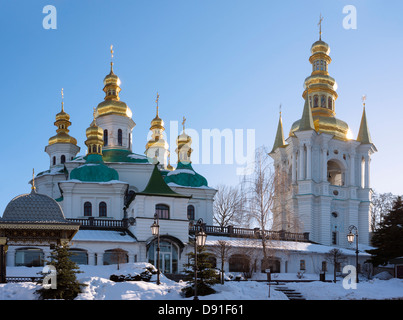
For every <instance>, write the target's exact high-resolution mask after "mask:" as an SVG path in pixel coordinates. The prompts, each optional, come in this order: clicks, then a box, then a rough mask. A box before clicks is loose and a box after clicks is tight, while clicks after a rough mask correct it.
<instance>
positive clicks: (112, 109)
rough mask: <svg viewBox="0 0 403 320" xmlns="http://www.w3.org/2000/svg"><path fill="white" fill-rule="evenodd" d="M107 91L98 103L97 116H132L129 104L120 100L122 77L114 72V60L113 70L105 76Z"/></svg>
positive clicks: (104, 89)
mask: <svg viewBox="0 0 403 320" xmlns="http://www.w3.org/2000/svg"><path fill="white" fill-rule="evenodd" d="M112 48H113V47H112V46H111V54H112V58H113V50H112ZM103 91H104V92H105V98H104V101H102V102H101V103H100V104H98V107H97V115H96V116H97V117H100V116H104V115H109V114H115V115H120V116H125V117H128V118H131V117H132V115H133V114H132V111H131V110H130V108H129V107H128V106H127V104H126V103H125V102H123V101H120V98H119V93H120V91H121V88H120V79H119V77H118V76H117V75H116V74H115V73H114V72H113V62H111V71H110V72H109V74H108V75H106V77H105V78H104V88H103Z"/></svg>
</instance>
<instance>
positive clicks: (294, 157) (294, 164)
mask: <svg viewBox="0 0 403 320" xmlns="http://www.w3.org/2000/svg"><path fill="white" fill-rule="evenodd" d="M291 177H292V183H293V184H295V182H296V180H297V152H296V151H293V153H292V168H291Z"/></svg>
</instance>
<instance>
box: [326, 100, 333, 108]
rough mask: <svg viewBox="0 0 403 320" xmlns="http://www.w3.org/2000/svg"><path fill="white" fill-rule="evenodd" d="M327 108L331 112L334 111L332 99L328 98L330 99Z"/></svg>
mask: <svg viewBox="0 0 403 320" xmlns="http://www.w3.org/2000/svg"><path fill="white" fill-rule="evenodd" d="M327 107H328V108H329V109H330V110H333V99H332V97H328V98H327Z"/></svg>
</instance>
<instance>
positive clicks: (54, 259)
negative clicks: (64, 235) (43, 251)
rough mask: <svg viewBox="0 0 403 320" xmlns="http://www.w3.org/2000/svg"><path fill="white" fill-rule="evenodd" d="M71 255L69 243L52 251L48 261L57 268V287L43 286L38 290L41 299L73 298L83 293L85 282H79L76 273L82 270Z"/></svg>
mask: <svg viewBox="0 0 403 320" xmlns="http://www.w3.org/2000/svg"><path fill="white" fill-rule="evenodd" d="M71 255H72V253H71V252H70V251H69V246H68V245H64V246H60V245H57V246H56V247H55V249H54V250H53V251H52V252H51V255H50V261H46V262H47V264H48V265H51V266H53V267H55V269H56V273H57V275H56V289H52V288H46V287H44V286H42V288H40V289H38V290H36V293H37V294H39V298H40V299H63V300H73V299H75V298H76V297H77V295H78V294H79V293H81V287H82V286H85V284H81V283H79V282H78V280H77V278H76V274H77V273H82V271H79V267H78V266H77V264H76V263H75V262H74V261H72V260H71V259H70V257H71Z"/></svg>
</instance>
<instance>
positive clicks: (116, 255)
mask: <svg viewBox="0 0 403 320" xmlns="http://www.w3.org/2000/svg"><path fill="white" fill-rule="evenodd" d="M128 262H129V255H128V254H127V251H125V250H123V249H112V250H105V252H104V265H110V264H122V263H128Z"/></svg>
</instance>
